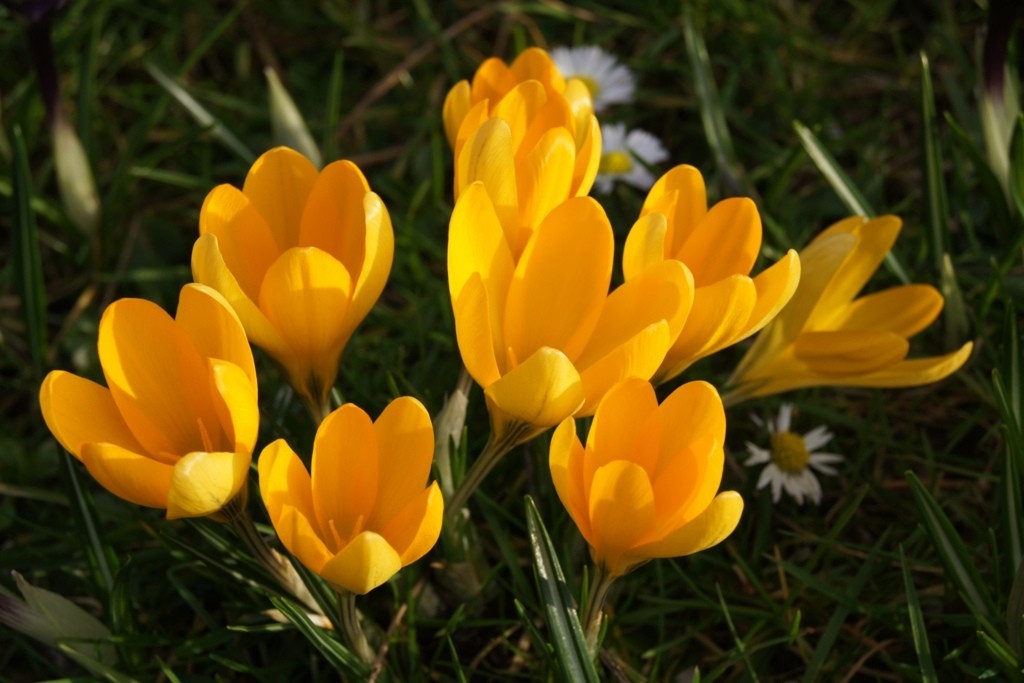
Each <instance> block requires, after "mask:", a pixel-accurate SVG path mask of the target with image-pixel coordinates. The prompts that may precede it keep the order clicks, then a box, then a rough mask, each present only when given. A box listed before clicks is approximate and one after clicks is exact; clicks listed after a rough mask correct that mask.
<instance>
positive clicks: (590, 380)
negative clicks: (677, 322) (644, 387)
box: [576, 320, 672, 416]
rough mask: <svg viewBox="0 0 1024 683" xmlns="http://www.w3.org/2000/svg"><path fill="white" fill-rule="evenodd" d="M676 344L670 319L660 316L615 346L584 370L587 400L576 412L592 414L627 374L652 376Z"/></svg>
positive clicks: (582, 378)
mask: <svg viewBox="0 0 1024 683" xmlns="http://www.w3.org/2000/svg"><path fill="white" fill-rule="evenodd" d="M671 345H672V335H671V333H670V332H669V328H668V323H666V322H665V321H664V320H659V321H658V322H656V323H652V324H650V325H648V326H647V327H645V328H643V329H642V330H640V331H639V332H637V333H636V334H634V335H633V336H632V337H630V338H629V339H627V340H625V341H624V342H622V343H621V344H619V345H618V346H616V347H614V348H613V349H612V350H611V351H610V352H609V353H608V354H607V355H606V356H605V357H604V358H601V359H600V360H598V361H597V362H595V363H591V364H590V365H589V366H587V368H586V369H585V370H582V371H581V372H580V379H581V380H582V382H583V390H584V392H585V394H586V403H584V405H583V407H582V408H580V410H579V411H578V412H577V413H576V414H577V415H579V416H585V415H590V414H592V413H593V412H594V410H595V409H596V408H597V406H598V403H599V402H600V401H601V397H603V396H604V395H605V394H606V393H607V392H608V390H609V389H610V388H611V387H613V386H614V385H615V384H616V383H618V382H621V381H622V380H624V379H627V378H631V377H632V378H639V379H642V380H647V379H650V378H651V376H652V375H654V373H655V371H657V369H658V366H659V365H661V361H662V360H663V359H664V358H665V353H666V352H668V349H669V347H670V346H671Z"/></svg>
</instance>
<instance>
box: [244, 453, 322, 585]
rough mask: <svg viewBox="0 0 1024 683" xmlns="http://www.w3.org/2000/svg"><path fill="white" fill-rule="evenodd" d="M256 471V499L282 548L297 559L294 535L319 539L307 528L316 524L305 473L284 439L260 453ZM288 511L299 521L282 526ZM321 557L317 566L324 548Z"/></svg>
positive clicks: (297, 540) (296, 545)
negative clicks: (259, 500)
mask: <svg viewBox="0 0 1024 683" xmlns="http://www.w3.org/2000/svg"><path fill="white" fill-rule="evenodd" d="M257 470H258V471H259V475H260V496H261V497H262V498H263V504H264V505H265V506H266V507H267V513H268V514H269V515H270V521H271V522H273V523H274V528H275V529H277V535H278V536H280V538H281V542H282V543H283V544H284V546H285V547H286V548H288V550H289V551H291V552H292V553H294V554H295V555H299V553H297V552H296V551H295V548H296V547H298V546H299V545H300V544H301V543H302V542H303V541H302V539H301V538H299V537H297V536H295V534H296V533H298V534H301V535H312V536H315V537H319V535H320V532H319V529H315V528H314V527H312V526H310V525H311V524H312V525H316V524H317V521H316V513H315V511H314V509H313V495H312V488H313V487H312V483H311V482H310V478H309V472H308V471H306V466H305V465H303V464H302V460H300V459H299V456H297V455H296V454H295V451H293V450H292V449H291V447H290V446H289V445H288V444H287V442H285V440H284V439H278V440H277V441H274V442H273V443H271V444H270V445H268V446H267V447H266V448H264V449H263V452H262V453H260V457H259V461H258V463H257ZM288 509H290V510H292V512H293V513H294V514H295V515H297V516H298V517H300V518H301V520H298V521H296V520H291V521H290V522H289V523H288V524H285V523H284V522H286V521H288V520H285V514H286V510H288ZM307 529H308V533H307ZM320 545H321V546H322V545H323V544H322V543H321V544H320ZM323 554H324V557H323V558H322V560H321V564H322V563H323V562H326V561H327V557H326V555H327V549H326V548H324V549H323ZM303 562H304V563H306V564H307V565H308V566H310V567H316V566H319V565H316V564H315V563H312V564H311V563H309V562H306V560H305V559H303ZM314 571H315V570H314Z"/></svg>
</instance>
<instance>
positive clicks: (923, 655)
mask: <svg viewBox="0 0 1024 683" xmlns="http://www.w3.org/2000/svg"><path fill="white" fill-rule="evenodd" d="M900 565H901V566H902V567H903V587H904V589H905V590H906V593H907V615H908V616H909V617H910V635H911V638H912V639H913V641H914V652H916V653H917V665H918V670H919V671H920V672H921V683H939V678H938V675H937V674H936V673H935V664H934V662H932V650H931V645H929V644H928V631H927V630H926V629H925V625H924V614H922V612H921V602H920V601H919V600H918V599H917V590H916V589H915V588H914V580H913V578H911V576H910V569H909V568H908V567H907V558H906V557H905V556H904V554H903V544H902V543H901V544H900Z"/></svg>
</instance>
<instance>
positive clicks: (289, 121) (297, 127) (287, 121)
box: [263, 66, 324, 168]
mask: <svg viewBox="0 0 1024 683" xmlns="http://www.w3.org/2000/svg"><path fill="white" fill-rule="evenodd" d="M263 75H264V76H266V77H267V88H268V89H269V91H270V125H271V126H273V129H274V141H275V142H276V143H277V144H279V145H284V146H285V147H291V148H292V149H294V150H295V151H297V152H299V153H301V154H302V155H303V156H305V157H306V158H307V159H309V160H310V161H312V162H313V165H314V166H316V167H317V168H321V167H323V164H324V162H323V158H322V157H321V156H320V150H319V149H318V148H317V146H316V143H315V142H314V141H313V136H312V135H311V134H310V132H309V127H308V126H307V125H306V121H305V119H303V118H302V113H301V112H300V111H299V108H298V107H296V106H295V100H293V99H292V96H291V95H289V94H288V91H287V90H285V87H284V85H282V84H281V79H280V78H278V77H277V72H276V71H274V70H273V69H272V68H271V67H269V66H268V67H267V68H266V69H264V70H263Z"/></svg>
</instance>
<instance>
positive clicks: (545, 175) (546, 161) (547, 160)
mask: <svg viewBox="0 0 1024 683" xmlns="http://www.w3.org/2000/svg"><path fill="white" fill-rule="evenodd" d="M575 162H576V145H575V143H574V142H573V139H572V133H571V132H570V131H568V130H566V129H565V128H554V129H552V130H549V131H548V132H547V133H545V134H544V137H542V138H541V139H540V141H538V143H537V145H536V146H535V147H533V148H532V149H531V150H530V151H529V153H528V154H527V155H526V157H525V159H524V160H523V162H522V163H520V164H517V169H516V171H517V172H516V182H517V184H518V189H519V217H520V220H521V221H522V223H523V224H524V225H527V226H536V225H538V224H540V222H541V221H542V220H543V218H544V217H545V216H546V215H548V214H549V213H550V212H551V210H552V209H554V208H555V207H556V206H558V205H559V204H561V203H562V202H564V201H565V200H566V199H568V198H569V196H570V194H569V190H570V183H571V181H572V172H573V166H574V164H575Z"/></svg>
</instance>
